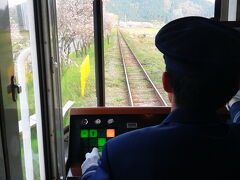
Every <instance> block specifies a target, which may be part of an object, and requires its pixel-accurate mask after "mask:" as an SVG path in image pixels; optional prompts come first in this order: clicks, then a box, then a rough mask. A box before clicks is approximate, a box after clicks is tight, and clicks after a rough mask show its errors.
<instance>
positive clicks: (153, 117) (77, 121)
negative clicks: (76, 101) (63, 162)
mask: <svg viewBox="0 0 240 180" xmlns="http://www.w3.org/2000/svg"><path fill="white" fill-rule="evenodd" d="M169 112H170V108H168V107H136V108H135V107H134V108H131V107H126V108H107V107H106V108H73V109H71V113H70V114H71V117H70V136H69V149H68V160H67V169H68V168H70V169H71V168H72V172H75V175H76V176H80V175H81V172H78V171H77V170H76V169H79V171H80V166H81V164H82V162H83V161H84V160H85V154H86V153H87V152H91V151H92V149H93V147H97V148H98V150H99V151H100V152H101V151H102V149H103V146H104V145H105V143H106V142H107V141H108V140H110V139H111V138H114V137H116V136H118V135H120V134H123V133H125V132H128V131H132V130H136V129H139V128H144V127H147V126H153V125H158V124H160V123H161V122H162V121H163V120H164V119H165V118H166V117H167V115H168V113H169ZM73 169H75V170H73Z"/></svg>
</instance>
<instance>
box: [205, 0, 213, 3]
mask: <svg viewBox="0 0 240 180" xmlns="http://www.w3.org/2000/svg"><path fill="white" fill-rule="evenodd" d="M205 1H209V2H211V3H214V2H215V0H205Z"/></svg>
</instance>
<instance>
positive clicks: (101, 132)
mask: <svg viewBox="0 0 240 180" xmlns="http://www.w3.org/2000/svg"><path fill="white" fill-rule="evenodd" d="M98 137H106V130H105V129H99V130H98Z"/></svg>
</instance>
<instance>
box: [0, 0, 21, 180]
mask: <svg viewBox="0 0 240 180" xmlns="http://www.w3.org/2000/svg"><path fill="white" fill-rule="evenodd" d="M16 92H17V86H16V87H14V65H13V58H12V46H11V36H10V23H9V10H8V2H7V0H1V1H0V105H1V106H0V108H1V109H0V112H1V118H0V119H1V122H0V127H1V130H0V132H1V137H0V140H1V143H0V158H1V159H4V160H3V161H1V162H0V163H1V166H0V171H1V172H3V174H2V173H1V175H0V176H3V177H1V179H2V178H3V179H10V180H13V179H19V180H21V179H23V174H22V163H21V151H20V140H19V132H18V118H17V102H16V100H15V99H14V98H15V95H16V94H15V93H16ZM3 163H4V165H3ZM5 175H6V176H5Z"/></svg>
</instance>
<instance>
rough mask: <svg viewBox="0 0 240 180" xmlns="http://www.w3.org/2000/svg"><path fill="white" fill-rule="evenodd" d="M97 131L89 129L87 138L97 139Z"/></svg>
mask: <svg viewBox="0 0 240 180" xmlns="http://www.w3.org/2000/svg"><path fill="white" fill-rule="evenodd" d="M97 134H98V133H97V130H96V129H90V131H89V136H90V137H97Z"/></svg>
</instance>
